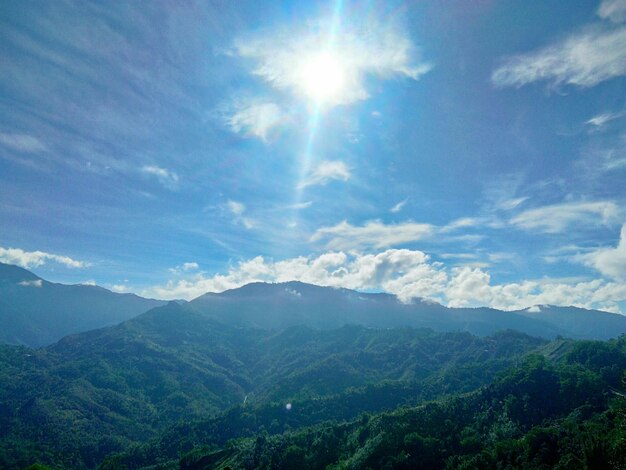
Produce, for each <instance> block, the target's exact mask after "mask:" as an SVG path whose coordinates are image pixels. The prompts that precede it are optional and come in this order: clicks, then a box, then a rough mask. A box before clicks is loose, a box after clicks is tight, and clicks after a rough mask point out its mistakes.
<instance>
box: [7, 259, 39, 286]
mask: <svg viewBox="0 0 626 470" xmlns="http://www.w3.org/2000/svg"><path fill="white" fill-rule="evenodd" d="M38 280H41V278H40V277H39V276H36V275H35V274H33V273H31V272H30V271H28V270H27V269H24V268H20V267H19V266H15V265H13V264H6V263H0V282H14V283H18V282H23V281H38Z"/></svg>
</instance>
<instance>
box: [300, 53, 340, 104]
mask: <svg viewBox="0 0 626 470" xmlns="http://www.w3.org/2000/svg"><path fill="white" fill-rule="evenodd" d="M301 84H302V89H303V91H304V93H305V94H306V96H307V97H309V98H311V99H313V100H315V101H316V102H318V103H322V104H323V103H327V102H329V101H332V100H333V99H336V98H337V96H338V95H339V94H340V93H341V91H342V89H343V88H344V86H345V72H344V70H343V67H342V65H341V63H340V62H339V60H338V58H337V57H336V56H335V55H333V54H331V53H328V52H322V53H319V54H317V55H315V56H313V57H312V58H311V59H310V60H307V61H306V62H305V63H304V65H303V66H302V69H301Z"/></svg>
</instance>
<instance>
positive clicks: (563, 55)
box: [491, 27, 626, 87]
mask: <svg viewBox="0 0 626 470" xmlns="http://www.w3.org/2000/svg"><path fill="white" fill-rule="evenodd" d="M624 44H626V28H623V27H620V28H614V29H608V30H607V29H604V28H590V29H588V30H586V31H584V32H581V33H578V34H575V35H573V36H570V37H569V38H567V39H565V40H564V41H562V42H560V43H557V44H554V45H551V46H548V47H545V48H543V49H540V50H538V51H535V52H530V53H527V54H522V55H518V56H515V57H511V58H509V59H507V60H506V61H505V63H504V64H503V65H502V66H501V67H499V68H498V69H496V70H495V71H494V72H493V74H492V76H491V79H492V81H493V83H494V84H495V85H497V86H515V87H521V86H523V85H526V84H529V83H532V82H536V81H541V80H546V81H549V82H551V83H552V84H553V85H554V86H559V85H562V84H567V85H576V86H580V87H592V86H594V85H597V84H598V83H600V82H603V81H605V80H609V79H611V78H614V77H618V76H622V75H626V47H624Z"/></svg>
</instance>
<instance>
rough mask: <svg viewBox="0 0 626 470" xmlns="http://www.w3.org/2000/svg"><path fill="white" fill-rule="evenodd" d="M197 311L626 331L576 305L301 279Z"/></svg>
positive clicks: (274, 318)
mask: <svg viewBox="0 0 626 470" xmlns="http://www.w3.org/2000/svg"><path fill="white" fill-rule="evenodd" d="M189 307H190V308H192V309H194V310H195V311H197V312H199V313H202V314H204V315H206V316H207V317H209V318H213V319H215V320H218V321H220V322H223V323H227V324H231V325H234V326H250V327H258V328H268V329H282V328H285V327H288V326H293V325H308V326H311V327H315V328H322V329H328V328H337V327H340V326H342V325H346V324H358V325H364V326H368V327H375V328H392V327H397V326H412V327H417V328H421V327H427V328H432V329H433V330H436V331H469V332H471V333H474V334H479V335H488V334H492V333H494V332H496V331H501V330H506V329H513V330H517V331H520V332H523V333H526V334H529V335H532V336H539V337H543V338H554V337H556V336H558V335H562V336H566V337H572V338H587V339H608V338H611V337H616V336H619V335H620V334H622V333H626V317H625V316H622V315H618V314H613V313H607V312H600V311H597V310H584V309H578V308H575V307H550V308H548V309H544V310H542V311H541V312H540V313H532V312H529V311H528V310H525V311H518V312H505V311H500V310H495V309H490V308H447V307H444V306H442V305H440V304H437V303H433V302H426V301H419V300H417V301H414V302H412V303H410V304H404V303H402V302H400V301H398V299H397V298H396V297H395V296H393V295H390V294H366V293H360V292H356V291H352V290H348V289H335V288H330V287H320V286H314V285H310V284H304V283H301V282H287V283H280V284H266V283H253V284H248V285H246V286H243V287H241V288H238V289H233V290H229V291H226V292H223V293H221V294H213V293H209V294H205V295H203V296H200V297H198V298H197V299H195V300H193V301H191V302H190V303H189Z"/></svg>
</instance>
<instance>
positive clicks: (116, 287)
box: [111, 284, 131, 294]
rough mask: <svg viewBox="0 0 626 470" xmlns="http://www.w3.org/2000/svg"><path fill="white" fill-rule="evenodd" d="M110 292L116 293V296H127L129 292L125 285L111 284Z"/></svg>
mask: <svg viewBox="0 0 626 470" xmlns="http://www.w3.org/2000/svg"><path fill="white" fill-rule="evenodd" d="M111 290H112V291H113V292H117V293H118V294H128V293H130V292H131V288H130V286H128V285H126V284H113V285H112V286H111Z"/></svg>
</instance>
